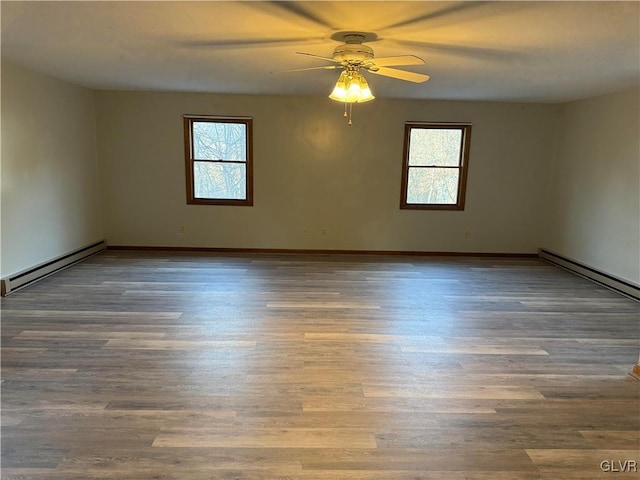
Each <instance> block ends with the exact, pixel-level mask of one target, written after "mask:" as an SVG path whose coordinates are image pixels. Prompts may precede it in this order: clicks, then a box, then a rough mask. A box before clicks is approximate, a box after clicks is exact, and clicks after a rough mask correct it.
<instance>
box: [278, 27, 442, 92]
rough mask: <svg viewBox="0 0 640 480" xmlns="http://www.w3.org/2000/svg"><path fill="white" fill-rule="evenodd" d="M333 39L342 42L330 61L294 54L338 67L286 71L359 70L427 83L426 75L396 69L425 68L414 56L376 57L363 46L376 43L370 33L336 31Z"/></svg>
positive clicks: (300, 53) (302, 53) (371, 50)
mask: <svg viewBox="0 0 640 480" xmlns="http://www.w3.org/2000/svg"><path fill="white" fill-rule="evenodd" d="M331 38H332V39H334V40H338V39H341V40H343V41H344V43H343V44H342V45H338V46H337V47H336V48H335V49H334V50H333V56H332V58H328V57H322V56H320V55H315V54H313V53H305V52H296V53H297V54H298V55H307V56H309V57H315V58H320V59H322V60H326V61H328V62H332V63H335V64H337V65H325V66H321V67H309V68H298V69H295V70H288V71H290V72H297V71H304V70H333V69H345V70H347V71H355V72H359V71H360V70H361V69H362V70H366V71H368V72H370V73H374V74H376V75H382V76H385V77H391V78H397V79H399V80H406V81H408V82H414V83H422V82H426V81H427V80H429V75H424V74H422V73H415V72H408V71H406V70H400V69H397V68H389V67H397V66H409V65H424V64H425V61H424V60H423V59H422V58H420V57H416V56H415V55H401V56H396V57H378V58H376V57H375V55H374V53H373V49H372V48H371V47H369V46H368V45H365V44H364V42H365V41H372V40H375V39H376V38H377V37H376V35H375V34H373V33H363V32H338V33H335V34H333V35H332V36H331Z"/></svg>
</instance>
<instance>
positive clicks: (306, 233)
mask: <svg viewBox="0 0 640 480" xmlns="http://www.w3.org/2000/svg"><path fill="white" fill-rule="evenodd" d="M302 235H304V236H305V237H308V236H309V229H308V228H304V229H302Z"/></svg>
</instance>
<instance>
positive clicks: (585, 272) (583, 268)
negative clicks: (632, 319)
mask: <svg viewBox="0 0 640 480" xmlns="http://www.w3.org/2000/svg"><path fill="white" fill-rule="evenodd" d="M538 255H539V256H540V259H542V260H544V261H545V262H549V263H552V264H553V265H556V266H558V267H561V268H564V269H565V270H569V271H570V272H572V273H575V274H577V275H580V276H581V277H584V278H586V279H588V280H591V281H592V282H595V283H597V284H599V285H602V286H604V287H607V288H609V289H611V290H614V291H616V292H618V293H621V294H623V295H625V296H627V297H629V298H632V299H633V300H636V301H640V286H638V285H635V284H633V283H631V282H629V281H627V280H623V279H621V278H618V277H615V276H614V275H611V274H609V273H605V272H602V271H600V270H597V269H595V268H593V267H590V266H589V265H585V264H583V263H580V262H577V261H575V260H572V259H570V258H567V257H564V256H562V255H560V254H558V253H554V252H552V251H550V250H545V249H543V248H541V249H539V250H538Z"/></svg>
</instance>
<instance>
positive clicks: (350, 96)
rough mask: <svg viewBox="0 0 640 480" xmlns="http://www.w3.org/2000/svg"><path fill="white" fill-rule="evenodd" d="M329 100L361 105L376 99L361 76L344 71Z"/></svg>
mask: <svg viewBox="0 0 640 480" xmlns="http://www.w3.org/2000/svg"><path fill="white" fill-rule="evenodd" d="M329 98H330V99H331V100H335V101H336V102H341V103H363V102H368V101H370V100H373V99H374V98H376V97H374V96H373V94H372V93H371V89H370V88H369V84H368V83H367V80H366V79H365V78H364V77H363V76H362V75H360V74H359V73H358V72H349V71H347V70H345V71H344V72H342V73H341V74H340V77H338V81H337V82H336V86H335V87H334V88H333V91H332V92H331V95H329Z"/></svg>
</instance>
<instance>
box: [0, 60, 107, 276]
mask: <svg viewBox="0 0 640 480" xmlns="http://www.w3.org/2000/svg"><path fill="white" fill-rule="evenodd" d="M0 173H1V176H2V220H1V224H2V230H1V241H2V268H1V271H2V276H3V277H5V276H8V275H11V274H13V273H16V272H18V271H21V270H24V269H26V268H29V267H32V266H34V265H37V264H39V263H42V262H44V261H47V260H50V259H52V258H55V257H57V256H59V255H61V254H64V253H67V252H69V251H71V250H74V249H76V248H79V247H82V246H84V245H87V244H89V243H91V242H95V241H97V240H100V239H102V218H101V215H100V204H99V198H100V197H99V194H98V191H99V180H98V163H97V152H96V141H95V115H94V104H93V98H92V92H91V91H90V90H88V89H85V88H81V87H76V86H73V85H70V84H68V83H65V82H62V81H59V80H55V79H53V78H51V77H47V76H44V75H40V74H37V73H35V72H32V71H29V70H25V69H23V68H21V67H18V66H15V65H12V64H10V63H7V62H2V165H1V172H0Z"/></svg>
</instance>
